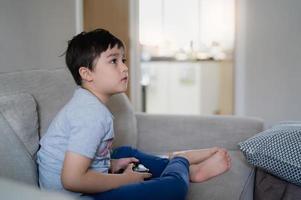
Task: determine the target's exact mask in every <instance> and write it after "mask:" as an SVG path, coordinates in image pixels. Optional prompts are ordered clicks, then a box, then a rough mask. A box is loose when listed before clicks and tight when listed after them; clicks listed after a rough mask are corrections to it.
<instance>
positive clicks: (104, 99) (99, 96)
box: [81, 84, 111, 104]
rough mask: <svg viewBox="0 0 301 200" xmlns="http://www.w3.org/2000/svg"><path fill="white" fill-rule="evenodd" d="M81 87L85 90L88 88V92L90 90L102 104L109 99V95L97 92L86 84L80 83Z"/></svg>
mask: <svg viewBox="0 0 301 200" xmlns="http://www.w3.org/2000/svg"><path fill="white" fill-rule="evenodd" d="M81 87H82V88H83V89H86V90H88V91H89V92H91V93H92V94H93V95H94V96H96V97H97V99H98V100H99V101H101V102H102V103H103V104H106V103H107V102H108V101H109V99H110V97H111V95H105V94H101V93H99V92H96V91H95V90H93V88H91V87H89V86H87V85H84V84H83V85H81Z"/></svg>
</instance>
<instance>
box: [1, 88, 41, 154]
mask: <svg viewBox="0 0 301 200" xmlns="http://www.w3.org/2000/svg"><path fill="white" fill-rule="evenodd" d="M0 112H1V113H2V115H3V117H4V118H5V119H6V120H7V122H8V123H9V125H10V126H11V128H12V129H13V131H14V133H15V134H16V135H17V136H18V137H19V139H20V140H21V141H22V142H23V143H24V145H25V147H26V149H27V151H28V152H29V154H30V155H31V156H34V155H35V153H36V152H37V150H38V147H39V135H38V115H37V110H36V103H35V100H34V99H33V97H32V96H31V95H30V94H26V93H21V94H15V95H9V96H1V97H0Z"/></svg>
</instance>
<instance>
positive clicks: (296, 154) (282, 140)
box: [239, 124, 301, 186]
mask: <svg viewBox="0 0 301 200" xmlns="http://www.w3.org/2000/svg"><path fill="white" fill-rule="evenodd" d="M239 145H240V147H241V150H242V152H243V153H244V154H245V156H246V158H247V160H248V162H249V163H251V164H253V165H255V166H257V167H259V168H262V169H264V170H266V171H267V172H269V173H271V174H274V175H275V176H278V177H280V178H282V179H285V180H287V181H288V182H292V183H294V184H297V185H300V186H301V159H300V156H301V124H280V125H276V126H274V127H272V128H271V129H268V130H266V131H263V132H261V133H259V134H257V135H256V136H254V137H252V138H250V139H248V140H246V141H245V142H242V143H240V144H239Z"/></svg>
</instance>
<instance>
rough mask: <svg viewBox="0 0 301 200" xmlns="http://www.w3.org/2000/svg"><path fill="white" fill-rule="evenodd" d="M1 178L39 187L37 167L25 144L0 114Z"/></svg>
mask: <svg viewBox="0 0 301 200" xmlns="http://www.w3.org/2000/svg"><path fill="white" fill-rule="evenodd" d="M0 158H1V159H0V166H1V167H0V176H1V177H6V178H9V179H13V180H17V181H20V182H24V183H27V184H31V185H37V167H36V164H35V162H34V160H33V159H32V157H31V155H30V153H29V151H28V150H27V149H26V147H25V145H24V143H23V142H22V141H21V140H20V138H19V137H18V136H17V135H16V133H15V131H14V130H13V129H12V128H11V125H10V123H9V122H8V121H7V120H6V119H5V117H4V116H3V115H2V113H1V112H0Z"/></svg>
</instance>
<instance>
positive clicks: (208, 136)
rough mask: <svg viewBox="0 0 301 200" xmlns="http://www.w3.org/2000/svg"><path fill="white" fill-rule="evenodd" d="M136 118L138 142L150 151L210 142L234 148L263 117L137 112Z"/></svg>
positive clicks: (257, 127)
mask: <svg viewBox="0 0 301 200" xmlns="http://www.w3.org/2000/svg"><path fill="white" fill-rule="evenodd" d="M136 118H137V128H138V145H137V146H138V148H139V149H141V150H144V151H147V152H152V153H159V152H169V151H175V150H183V149H194V148H208V147H212V146H220V147H224V148H227V149H229V150H237V149H238V146H237V144H238V142H240V141H243V140H245V139H247V138H249V137H251V136H253V135H254V134H256V133H258V132H261V131H262V130H263V121H262V120H261V119H257V118H251V117H237V116H191V115H154V114H143V113H136Z"/></svg>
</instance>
